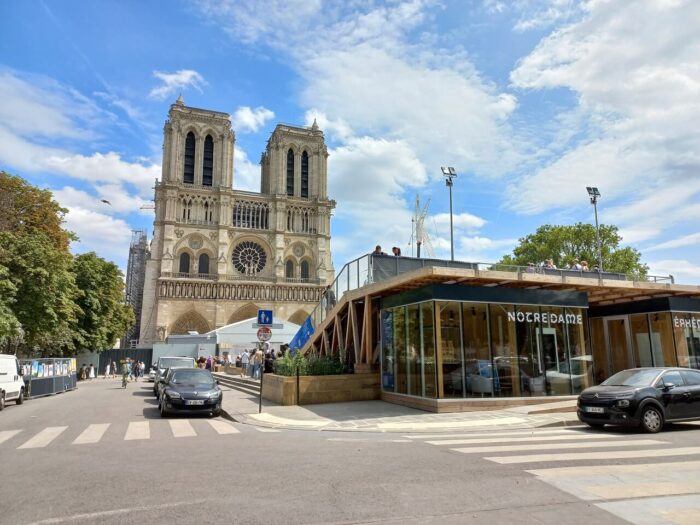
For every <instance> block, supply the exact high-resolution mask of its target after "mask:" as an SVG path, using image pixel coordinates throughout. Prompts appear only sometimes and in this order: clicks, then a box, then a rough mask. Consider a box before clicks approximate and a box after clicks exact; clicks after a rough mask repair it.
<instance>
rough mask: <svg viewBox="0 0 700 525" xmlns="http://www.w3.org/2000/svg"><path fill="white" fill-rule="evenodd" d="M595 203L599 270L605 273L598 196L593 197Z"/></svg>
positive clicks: (592, 200)
mask: <svg viewBox="0 0 700 525" xmlns="http://www.w3.org/2000/svg"><path fill="white" fill-rule="evenodd" d="M591 202H592V203H593V213H594V214H595V239H596V244H597V245H598V270H600V272H601V273H603V248H602V247H601V245H600V226H598V197H597V196H594V197H592V198H591Z"/></svg>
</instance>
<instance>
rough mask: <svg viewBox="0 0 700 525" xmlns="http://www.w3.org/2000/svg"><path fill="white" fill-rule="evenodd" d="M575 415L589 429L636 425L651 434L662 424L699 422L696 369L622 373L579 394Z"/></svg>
mask: <svg viewBox="0 0 700 525" xmlns="http://www.w3.org/2000/svg"><path fill="white" fill-rule="evenodd" d="M577 412H578V418H579V419H580V420H581V421H582V422H584V423H586V424H587V425H590V426H591V427H602V426H603V425H627V426H639V427H641V428H642V430H644V431H646V432H652V433H654V432H659V431H660V430H661V429H662V428H663V426H664V423H669V422H673V421H691V420H693V419H700V370H691V369H689V368H634V369H631V370H623V371H622V372H618V373H617V374H615V375H613V376H612V377H610V378H609V379H606V380H605V381H603V382H602V383H601V384H600V385H598V386H594V387H591V388H587V389H586V390H584V391H583V392H581V394H580V395H579V397H578V411H577Z"/></svg>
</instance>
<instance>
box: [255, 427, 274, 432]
mask: <svg viewBox="0 0 700 525" xmlns="http://www.w3.org/2000/svg"><path fill="white" fill-rule="evenodd" d="M253 428H254V429H255V430H257V431H258V432H279V430H277V429H276V428H266V427H253Z"/></svg>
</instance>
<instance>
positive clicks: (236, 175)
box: [233, 147, 260, 191]
mask: <svg viewBox="0 0 700 525" xmlns="http://www.w3.org/2000/svg"><path fill="white" fill-rule="evenodd" d="M233 187H234V189H237V190H243V191H260V164H254V163H252V162H251V161H250V159H248V154H247V153H246V152H245V151H244V150H243V149H241V148H240V147H237V148H235V149H234V152H233Z"/></svg>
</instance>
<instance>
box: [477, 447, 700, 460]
mask: <svg viewBox="0 0 700 525" xmlns="http://www.w3.org/2000/svg"><path fill="white" fill-rule="evenodd" d="M616 443H620V442H619V441H617V442H616ZM697 454H700V447H683V448H662V449H659V448H655V449H647V450H618V451H611V452H602V451H597V452H573V453H567V454H533V455H529V456H502V457H488V458H484V459H486V460H488V461H493V462H494V463H500V464H502V465H505V464H513V463H545V462H549V461H579V460H594V461H595V460H601V459H630V458H660V457H672V456H693V455H697Z"/></svg>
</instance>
